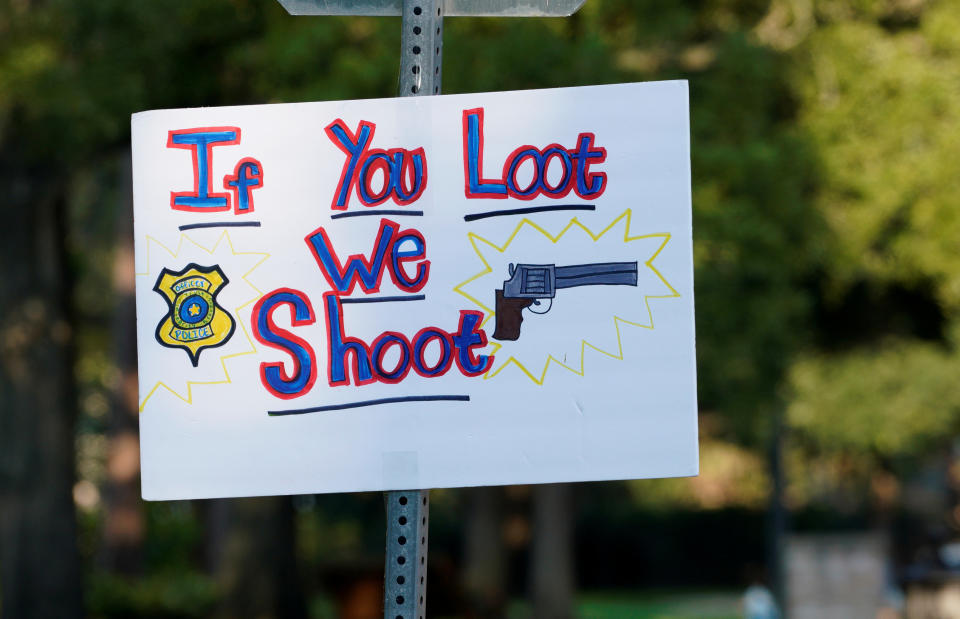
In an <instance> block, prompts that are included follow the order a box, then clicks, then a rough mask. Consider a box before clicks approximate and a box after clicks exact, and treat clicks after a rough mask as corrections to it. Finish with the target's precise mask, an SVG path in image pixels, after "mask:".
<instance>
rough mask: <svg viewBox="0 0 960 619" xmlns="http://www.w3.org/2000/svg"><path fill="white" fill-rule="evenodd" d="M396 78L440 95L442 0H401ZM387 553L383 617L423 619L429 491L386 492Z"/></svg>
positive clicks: (401, 87)
mask: <svg viewBox="0 0 960 619" xmlns="http://www.w3.org/2000/svg"><path fill="white" fill-rule="evenodd" d="M401 24H402V25H401V27H402V28H403V32H402V33H401V35H400V47H401V49H400V79H399V80H398V83H397V94H398V95H399V96H401V97H417V96H423V95H438V94H440V77H441V73H442V70H441V67H440V61H441V59H442V58H443V5H442V0H403V8H402V12H401ZM385 497H386V504H387V552H386V565H385V567H384V581H383V617H384V619H423V618H424V617H425V616H426V609H427V547H428V544H427V542H428V540H429V535H428V532H429V527H430V517H429V515H430V491H429V490H395V491H392V492H387V493H385Z"/></svg>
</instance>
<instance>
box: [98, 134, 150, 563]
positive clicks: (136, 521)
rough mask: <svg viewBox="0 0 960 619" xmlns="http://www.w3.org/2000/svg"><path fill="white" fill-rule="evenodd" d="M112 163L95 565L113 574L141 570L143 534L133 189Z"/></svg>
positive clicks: (127, 164) (125, 171)
mask: <svg viewBox="0 0 960 619" xmlns="http://www.w3.org/2000/svg"><path fill="white" fill-rule="evenodd" d="M120 159H121V160H120V161H119V162H118V165H117V169H118V170H119V176H120V179H119V183H118V184H119V186H120V191H119V192H118V193H119V198H120V204H119V205H118V208H117V209H116V211H115V215H114V217H115V221H116V223H115V227H116V230H115V235H116V236H115V242H114V254H115V255H114V260H113V264H114V271H113V278H112V281H113V293H114V294H113V298H114V304H115V305H114V308H113V312H112V314H113V315H112V320H111V328H110V331H111V332H112V334H113V338H112V340H113V341H112V351H113V358H114V361H115V363H116V370H115V376H114V378H113V382H114V384H113V389H112V398H111V406H110V420H109V428H108V431H107V432H108V435H109V441H110V442H109V445H108V447H107V467H106V470H107V480H106V486H105V488H104V503H105V522H104V527H103V542H102V548H101V550H100V555H101V556H100V560H101V563H102V564H103V566H104V567H105V568H106V569H107V570H109V571H111V572H115V573H118V574H126V575H135V574H138V573H140V571H141V569H142V567H143V566H142V561H143V556H142V554H143V553H142V545H143V536H144V534H145V528H146V525H145V522H144V515H143V503H142V501H141V500H140V441H139V419H138V417H137V415H138V413H139V395H138V393H137V328H136V318H137V313H136V299H135V298H134V292H135V290H136V282H135V276H134V266H133V203H132V199H133V188H132V186H131V182H132V178H133V177H132V170H131V160H130V153H129V151H128V152H124V153H123V155H121V158H120Z"/></svg>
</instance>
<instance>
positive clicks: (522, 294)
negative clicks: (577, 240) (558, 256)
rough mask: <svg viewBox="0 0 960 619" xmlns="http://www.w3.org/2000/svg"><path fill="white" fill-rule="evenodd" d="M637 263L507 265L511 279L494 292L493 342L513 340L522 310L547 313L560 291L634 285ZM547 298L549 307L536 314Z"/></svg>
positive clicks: (516, 334) (518, 334) (516, 337)
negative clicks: (580, 287)
mask: <svg viewBox="0 0 960 619" xmlns="http://www.w3.org/2000/svg"><path fill="white" fill-rule="evenodd" d="M636 285H637V263H636V262H597V263H594V264H575V265H571V266H562V267H558V266H557V265H555V264H517V265H513V264H511V265H510V279H508V280H506V281H504V282H503V289H497V290H496V293H495V297H496V316H495V317H496V328H495V329H494V331H493V338H494V339H496V340H511V341H513V340H516V339H518V338H519V337H520V324H521V323H522V322H523V316H522V312H523V310H524V308H530V311H531V312H532V313H534V314H546V313H547V312H549V311H550V308H551V307H553V298H554V296H556V293H557V290H558V289H560V288H574V287H576V286H636ZM543 299H549V300H550V305H548V306H547V309H545V310H543V311H536V310H534V309H532V308H533V307H539V306H540V305H541V300H543Z"/></svg>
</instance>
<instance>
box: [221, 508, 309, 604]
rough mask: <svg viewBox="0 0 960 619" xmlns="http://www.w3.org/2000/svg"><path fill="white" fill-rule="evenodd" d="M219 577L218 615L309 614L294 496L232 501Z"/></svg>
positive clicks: (228, 512) (228, 511) (228, 510)
mask: <svg viewBox="0 0 960 619" xmlns="http://www.w3.org/2000/svg"><path fill="white" fill-rule="evenodd" d="M225 508H226V509H227V518H226V526H227V531H226V534H225V536H224V539H223V547H222V553H223V554H222V556H221V557H220V558H219V561H217V563H218V565H217V580H218V582H219V584H220V590H221V592H222V602H221V605H220V608H219V610H218V613H217V614H218V616H220V617H230V618H235V619H247V618H249V619H268V618H275V619H281V618H288V617H289V618H292V619H300V618H301V617H306V615H307V612H306V604H305V603H304V599H303V594H302V591H301V588H300V581H299V577H298V571H297V564H296V552H295V535H294V520H293V515H294V514H293V504H292V502H291V500H290V497H265V498H250V499H234V500H231V501H230V502H229V503H228V504H227V505H226V506H225Z"/></svg>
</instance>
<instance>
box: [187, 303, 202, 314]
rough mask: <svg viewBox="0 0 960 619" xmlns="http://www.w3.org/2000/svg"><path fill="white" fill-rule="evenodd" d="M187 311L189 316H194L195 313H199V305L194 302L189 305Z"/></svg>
mask: <svg viewBox="0 0 960 619" xmlns="http://www.w3.org/2000/svg"><path fill="white" fill-rule="evenodd" d="M188 311H189V312H190V315H191V316H196V315H197V314H199V313H200V306H199V305H197V304H196V303H194V304H193V305H191V306H190V309H189V310H188Z"/></svg>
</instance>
